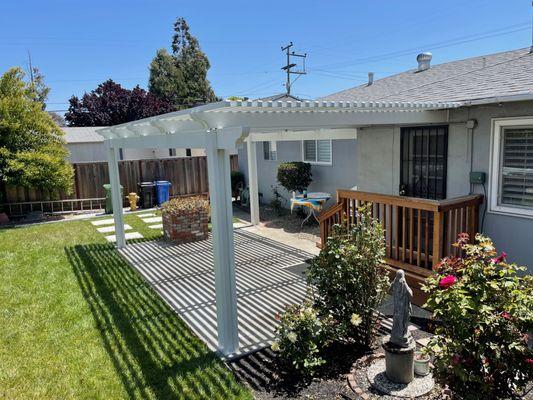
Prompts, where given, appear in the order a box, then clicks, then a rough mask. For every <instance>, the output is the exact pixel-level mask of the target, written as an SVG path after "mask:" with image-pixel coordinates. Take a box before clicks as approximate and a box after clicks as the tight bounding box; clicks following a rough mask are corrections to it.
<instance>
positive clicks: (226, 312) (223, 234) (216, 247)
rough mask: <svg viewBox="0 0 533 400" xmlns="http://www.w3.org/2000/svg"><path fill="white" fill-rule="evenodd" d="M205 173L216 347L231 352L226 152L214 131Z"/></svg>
mask: <svg viewBox="0 0 533 400" xmlns="http://www.w3.org/2000/svg"><path fill="white" fill-rule="evenodd" d="M206 153H207V173H208V178H209V196H210V198H211V224H212V233H213V256H214V267H215V290H216V309H217V330H218V348H219V351H220V352H222V353H223V354H226V355H227V354H231V353H234V352H235V351H237V349H238V348H239V332H238V325H237V289H236V284H235V253H234V240H233V210H232V204H231V168H230V163H229V159H230V152H229V150H227V149H219V148H218V145H217V135H216V133H210V134H208V135H207V143H206Z"/></svg>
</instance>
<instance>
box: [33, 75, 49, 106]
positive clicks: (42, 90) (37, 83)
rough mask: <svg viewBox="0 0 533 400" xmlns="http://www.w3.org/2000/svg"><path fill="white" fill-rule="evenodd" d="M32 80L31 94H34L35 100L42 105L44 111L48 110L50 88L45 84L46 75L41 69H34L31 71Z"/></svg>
mask: <svg viewBox="0 0 533 400" xmlns="http://www.w3.org/2000/svg"><path fill="white" fill-rule="evenodd" d="M31 74H32V79H31V81H30V87H31V92H32V93H33V100H34V101H36V102H39V103H41V104H42V108H43V110H44V109H45V108H46V99H48V93H50V88H49V87H48V86H46V84H45V83H44V75H43V74H42V73H41V71H40V70H39V68H35V67H33V68H32V70H31Z"/></svg>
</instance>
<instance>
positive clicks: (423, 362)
mask: <svg viewBox="0 0 533 400" xmlns="http://www.w3.org/2000/svg"><path fill="white" fill-rule="evenodd" d="M414 362H415V374H417V375H418V376H426V375H427V374H429V356H428V355H427V354H423V353H421V352H419V351H417V352H416V353H415V359H414Z"/></svg>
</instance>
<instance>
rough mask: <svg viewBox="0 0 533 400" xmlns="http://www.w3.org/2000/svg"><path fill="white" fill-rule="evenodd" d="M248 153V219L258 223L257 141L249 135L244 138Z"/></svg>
mask: <svg viewBox="0 0 533 400" xmlns="http://www.w3.org/2000/svg"><path fill="white" fill-rule="evenodd" d="M246 152H247V155H248V187H249V190H250V221H251V223H252V225H259V189H258V182H257V143H256V142H254V141H252V138H251V137H248V139H247V140H246Z"/></svg>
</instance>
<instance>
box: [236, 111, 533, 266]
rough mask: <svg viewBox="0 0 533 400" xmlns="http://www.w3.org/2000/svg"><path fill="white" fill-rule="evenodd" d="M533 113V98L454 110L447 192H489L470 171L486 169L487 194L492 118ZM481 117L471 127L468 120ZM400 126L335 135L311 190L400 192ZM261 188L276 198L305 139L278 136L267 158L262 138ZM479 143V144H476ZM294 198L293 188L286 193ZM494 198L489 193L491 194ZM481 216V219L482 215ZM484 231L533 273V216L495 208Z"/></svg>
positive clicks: (243, 164) (242, 157)
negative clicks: (284, 167) (280, 168)
mask: <svg viewBox="0 0 533 400" xmlns="http://www.w3.org/2000/svg"><path fill="white" fill-rule="evenodd" d="M528 116H529V117H532V116H533V102H517V103H503V104H501V105H496V104H494V105H484V106H479V107H471V108H469V109H458V110H451V111H450V117H449V121H442V124H448V126H449V130H448V132H449V133H448V171H447V183H446V185H447V197H448V198H453V197H458V196H463V195H467V194H469V193H471V192H472V193H480V194H483V187H482V186H481V185H474V186H472V187H471V186H470V182H469V173H470V171H471V169H472V170H473V171H480V172H485V173H486V174H487V175H486V176H487V184H486V189H487V194H489V186H490V182H489V180H490V175H491V174H490V172H491V171H490V153H491V126H492V121H491V120H492V118H505V117H528ZM468 119H476V120H477V126H476V128H475V129H474V130H473V131H472V136H473V137H471V136H470V135H471V133H470V132H469V131H468V129H466V126H465V122H466V121H467V120H468ZM400 130H401V127H399V126H391V127H379V128H375V127H373V128H361V129H358V136H357V141H356V140H334V141H333V166H331V167H326V166H313V183H312V185H311V187H310V190H315V191H327V192H330V193H332V194H334V193H335V191H336V189H338V188H351V187H353V186H356V185H357V187H358V189H359V190H363V191H369V192H376V193H384V194H393V195H397V194H398V191H399V184H400ZM257 146H258V147H257V157H258V176H259V191H260V192H261V193H263V200H262V201H263V202H268V201H270V199H271V193H272V189H271V185H275V184H276V171H277V165H278V163H279V162H281V161H294V160H301V159H302V154H301V142H278V161H277V162H276V161H265V160H264V159H263V148H262V145H261V144H260V143H258V144H257ZM472 149H473V150H472ZM239 167H240V169H241V171H243V172H244V173H245V175H246V174H247V157H246V150H245V148H241V149H240V150H239ZM284 195H285V196H286V197H287V198H288V197H289V196H288V194H287V193H284ZM485 200H486V201H487V200H488V199H487V198H486V199H485ZM480 220H481V219H480ZM483 233H484V234H486V235H488V236H490V237H491V238H492V239H493V240H494V242H495V244H496V246H497V248H498V249H499V250H500V251H506V252H507V253H508V254H509V260H510V261H513V262H517V263H519V264H521V265H525V266H528V268H529V272H530V273H533V218H526V217H517V216H509V215H502V214H496V213H492V212H490V211H487V213H486V214H485V220H484V226H483Z"/></svg>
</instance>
